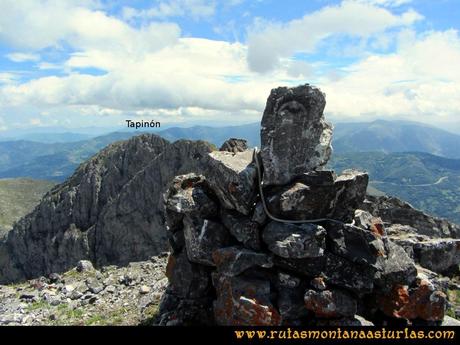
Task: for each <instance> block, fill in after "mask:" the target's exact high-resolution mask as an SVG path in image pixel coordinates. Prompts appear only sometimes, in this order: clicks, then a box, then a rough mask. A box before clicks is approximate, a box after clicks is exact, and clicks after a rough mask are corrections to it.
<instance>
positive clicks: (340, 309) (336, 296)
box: [304, 290, 357, 318]
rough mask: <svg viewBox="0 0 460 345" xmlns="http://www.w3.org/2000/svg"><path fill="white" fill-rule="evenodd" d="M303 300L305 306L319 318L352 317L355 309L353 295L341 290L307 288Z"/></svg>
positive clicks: (355, 304)
mask: <svg viewBox="0 0 460 345" xmlns="http://www.w3.org/2000/svg"><path fill="white" fill-rule="evenodd" d="M304 302H305V306H306V308H307V309H308V310H311V311H312V312H314V313H315V315H316V316H317V317H320V318H339V317H352V316H354V315H355V314H356V311H357V302H356V300H355V299H354V298H353V296H351V295H350V294H349V293H347V292H345V291H341V290H324V291H315V290H308V291H307V292H306V293H305V296H304Z"/></svg>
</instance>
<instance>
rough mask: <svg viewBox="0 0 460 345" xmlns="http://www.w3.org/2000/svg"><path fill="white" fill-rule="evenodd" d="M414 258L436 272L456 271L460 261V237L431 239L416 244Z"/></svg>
mask: <svg viewBox="0 0 460 345" xmlns="http://www.w3.org/2000/svg"><path fill="white" fill-rule="evenodd" d="M413 249H414V258H415V261H416V262H417V263H419V264H420V265H421V266H423V267H426V268H428V269H430V270H432V271H434V272H438V273H446V272H447V273H448V272H449V271H450V270H453V271H455V269H456V268H458V265H459V263H460V239H445V238H443V239H429V240H427V241H420V242H416V243H415V244H414V247H413Z"/></svg>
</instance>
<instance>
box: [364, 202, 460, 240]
mask: <svg viewBox="0 0 460 345" xmlns="http://www.w3.org/2000/svg"><path fill="white" fill-rule="evenodd" d="M360 208H362V209H363V210H366V211H368V212H369V213H371V214H372V215H374V216H377V217H380V218H382V220H383V221H384V222H385V223H390V224H401V225H408V226H411V227H412V228H414V229H416V232H417V233H418V234H420V235H427V236H429V237H431V238H460V225H457V224H453V223H450V222H448V221H447V220H445V219H441V218H436V217H432V216H429V215H427V214H425V213H423V212H422V211H420V210H417V209H415V208H413V207H412V206H411V205H410V204H409V203H407V202H405V201H402V200H400V199H398V198H395V197H388V196H380V197H376V196H371V195H367V196H366V200H364V202H363V204H362V205H361V206H360Z"/></svg>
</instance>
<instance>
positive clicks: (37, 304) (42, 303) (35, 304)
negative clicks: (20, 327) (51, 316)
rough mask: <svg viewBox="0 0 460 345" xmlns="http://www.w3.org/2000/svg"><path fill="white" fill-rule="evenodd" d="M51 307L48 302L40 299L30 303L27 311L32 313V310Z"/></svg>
mask: <svg viewBox="0 0 460 345" xmlns="http://www.w3.org/2000/svg"><path fill="white" fill-rule="evenodd" d="M49 307H50V305H49V304H48V302H45V301H42V300H40V301H37V302H32V303H30V304H28V305H27V307H26V311H27V312H28V313H30V312H31V311H34V310H39V309H49Z"/></svg>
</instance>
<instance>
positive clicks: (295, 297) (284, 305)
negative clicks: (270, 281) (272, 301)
mask: <svg viewBox="0 0 460 345" xmlns="http://www.w3.org/2000/svg"><path fill="white" fill-rule="evenodd" d="M276 285H277V288H278V291H279V292H278V301H277V305H278V310H279V313H280V315H281V317H282V318H283V322H284V323H285V324H293V323H294V322H295V321H296V320H301V319H303V318H305V317H306V316H307V315H308V310H307V309H306V308H305V305H304V303H303V298H304V293H305V290H306V287H307V285H306V282H305V281H304V280H302V279H300V278H298V277H295V276H293V275H292V274H288V273H284V272H279V273H278V279H277V281H276Z"/></svg>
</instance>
